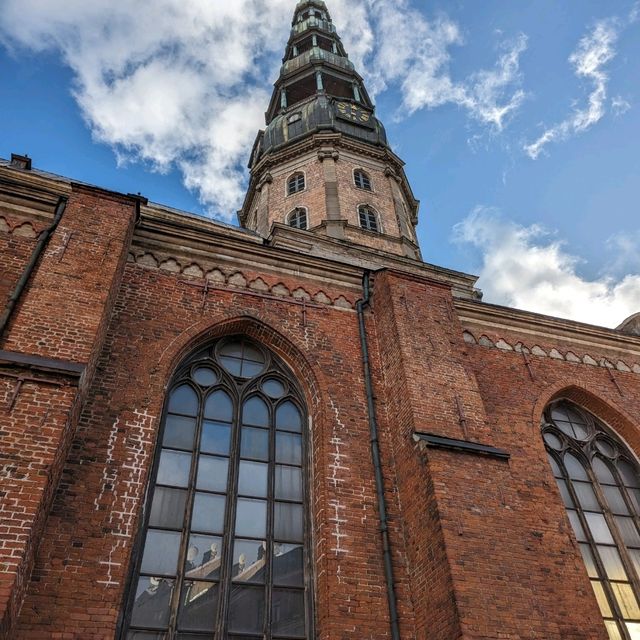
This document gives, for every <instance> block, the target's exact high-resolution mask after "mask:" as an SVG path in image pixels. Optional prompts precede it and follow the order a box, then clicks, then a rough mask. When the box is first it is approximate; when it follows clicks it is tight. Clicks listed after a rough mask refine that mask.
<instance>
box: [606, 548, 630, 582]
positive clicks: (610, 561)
mask: <svg viewBox="0 0 640 640" xmlns="http://www.w3.org/2000/svg"><path fill="white" fill-rule="evenodd" d="M598 555H599V556H600V560H601V561H602V564H603V566H604V570H605V571H606V572H607V577H608V578H609V579H610V580H628V579H629V578H627V572H626V571H625V570H624V567H623V566H622V560H621V559H620V554H619V553H618V550H617V549H616V548H615V547H602V546H599V547H598Z"/></svg>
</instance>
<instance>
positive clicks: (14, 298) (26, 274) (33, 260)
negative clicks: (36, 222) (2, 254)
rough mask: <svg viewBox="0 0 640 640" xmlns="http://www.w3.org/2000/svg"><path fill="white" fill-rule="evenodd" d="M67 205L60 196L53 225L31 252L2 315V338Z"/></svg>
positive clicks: (0, 318)
mask: <svg viewBox="0 0 640 640" xmlns="http://www.w3.org/2000/svg"><path fill="white" fill-rule="evenodd" d="M66 206H67V198H66V197H65V196H60V198H59V199H58V204H57V205H56V213H55V216H54V218H53V222H52V223H51V226H49V227H48V228H47V229H45V230H44V231H43V232H42V233H41V234H40V237H39V238H38V242H37V244H36V246H35V247H34V249H33V251H32V252H31V257H30V258H29V262H28V263H27V265H26V266H25V268H24V270H23V272H22V275H21V276H20V279H19V280H18V282H17V283H16V286H15V287H14V288H13V291H12V292H11V295H10V296H9V300H8V301H7V304H6V306H5V308H4V310H3V312H2V315H1V316H0V338H2V336H3V335H4V332H5V329H6V328H7V325H8V324H9V320H10V319H11V315H12V314H13V311H14V309H15V307H16V305H17V304H18V300H20V296H22V293H23V291H24V290H25V288H26V286H27V283H28V282H29V278H31V274H32V273H33V270H34V269H35V266H36V264H37V262H38V260H39V258H40V256H41V255H42V252H43V251H44V249H45V248H46V246H47V243H48V242H49V238H51V235H52V234H53V232H54V231H55V230H56V227H57V226H58V224H59V222H60V219H61V218H62V214H63V213H64V210H65V208H66Z"/></svg>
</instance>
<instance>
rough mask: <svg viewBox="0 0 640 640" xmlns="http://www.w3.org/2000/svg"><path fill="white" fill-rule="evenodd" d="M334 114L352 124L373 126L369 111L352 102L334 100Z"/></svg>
mask: <svg viewBox="0 0 640 640" xmlns="http://www.w3.org/2000/svg"><path fill="white" fill-rule="evenodd" d="M336 115H337V116H338V118H342V119H343V120H348V121H349V122H353V123H354V124H359V125H362V126H364V127H369V128H371V129H373V128H374V126H375V125H374V123H373V118H372V115H371V112H370V111H367V110H366V109H363V108H362V107H359V106H358V105H356V104H353V103H352V102H336Z"/></svg>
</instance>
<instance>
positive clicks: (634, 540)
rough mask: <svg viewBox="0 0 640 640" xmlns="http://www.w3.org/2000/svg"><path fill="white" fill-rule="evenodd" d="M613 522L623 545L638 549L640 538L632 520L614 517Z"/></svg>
mask: <svg viewBox="0 0 640 640" xmlns="http://www.w3.org/2000/svg"><path fill="white" fill-rule="evenodd" d="M615 521H616V524H617V525H618V529H620V534H621V535H622V539H623V540H624V543H625V544H626V545H628V546H630V547H640V536H639V535H638V530H637V529H636V525H635V523H634V522H633V518H624V517H621V516H616V518H615Z"/></svg>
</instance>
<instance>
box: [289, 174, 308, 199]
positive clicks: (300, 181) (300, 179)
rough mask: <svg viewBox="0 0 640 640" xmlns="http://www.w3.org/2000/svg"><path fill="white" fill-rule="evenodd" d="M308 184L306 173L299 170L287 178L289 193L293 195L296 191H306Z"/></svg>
mask: <svg viewBox="0 0 640 640" xmlns="http://www.w3.org/2000/svg"><path fill="white" fill-rule="evenodd" d="M305 186H306V181H305V178H304V173H302V172H298V173H294V174H293V175H292V176H290V177H289V179H288V180H287V194H288V195H290V196H291V195H293V194H294V193H299V192H300V191H304V189H305Z"/></svg>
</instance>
